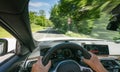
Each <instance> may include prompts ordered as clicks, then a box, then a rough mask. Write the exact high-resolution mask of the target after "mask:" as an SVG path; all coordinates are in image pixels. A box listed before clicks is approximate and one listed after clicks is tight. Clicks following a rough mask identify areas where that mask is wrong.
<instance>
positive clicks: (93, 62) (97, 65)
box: [83, 53, 108, 72]
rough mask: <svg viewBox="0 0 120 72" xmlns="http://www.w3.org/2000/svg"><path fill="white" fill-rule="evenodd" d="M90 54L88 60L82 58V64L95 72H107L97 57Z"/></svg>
mask: <svg viewBox="0 0 120 72" xmlns="http://www.w3.org/2000/svg"><path fill="white" fill-rule="evenodd" d="M90 54H91V58H90V59H85V58H83V62H85V63H86V64H87V65H89V66H90V67H91V68H92V69H93V70H94V71H95V72H108V71H107V70H106V69H105V68H104V66H103V65H102V64H101V62H100V60H99V59H98V57H97V56H96V55H95V54H93V53H90Z"/></svg>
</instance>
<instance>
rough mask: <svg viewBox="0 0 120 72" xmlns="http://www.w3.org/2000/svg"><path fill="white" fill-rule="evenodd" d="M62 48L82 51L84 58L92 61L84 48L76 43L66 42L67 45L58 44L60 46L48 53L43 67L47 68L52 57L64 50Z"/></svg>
mask: <svg viewBox="0 0 120 72" xmlns="http://www.w3.org/2000/svg"><path fill="white" fill-rule="evenodd" d="M62 48H74V49H78V50H80V51H81V52H82V55H83V57H84V58H86V59H90V58H91V55H90V54H89V53H88V51H87V50H86V49H85V48H83V47H82V46H80V45H78V44H76V43H72V42H65V43H61V44H58V45H56V46H54V47H52V48H51V49H49V50H48V51H47V53H46V54H45V55H44V56H43V58H42V63H43V65H44V66H46V65H47V64H48V62H49V60H50V56H51V55H52V53H53V52H55V51H56V50H58V49H62Z"/></svg>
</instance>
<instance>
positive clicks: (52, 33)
mask: <svg viewBox="0 0 120 72" xmlns="http://www.w3.org/2000/svg"><path fill="white" fill-rule="evenodd" d="M55 37H66V36H65V35H64V34H61V33H59V32H57V31H56V30H54V29H52V28H48V29H46V30H42V31H37V32H36V33H33V38H34V39H35V40H40V39H43V38H55Z"/></svg>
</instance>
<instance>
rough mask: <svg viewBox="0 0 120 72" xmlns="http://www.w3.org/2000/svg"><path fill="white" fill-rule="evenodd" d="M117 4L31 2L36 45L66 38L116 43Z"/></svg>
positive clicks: (82, 0) (77, 0)
mask: <svg viewBox="0 0 120 72" xmlns="http://www.w3.org/2000/svg"><path fill="white" fill-rule="evenodd" d="M119 3H120V1H119V0H116V1H113V0H102V1H101V0H97V1H95V0H31V1H30V3H29V15H30V23H31V28H32V32H33V37H34V39H35V40H37V41H40V40H41V39H50V38H66V37H77V38H96V39H104V40H111V41H113V40H118V39H119V37H120V34H119V26H118V25H119V23H118V22H117V23H116V22H115V21H116V17H114V16H116V15H119V14H118V13H117V10H113V9H114V8H115V7H116V6H118V5H119ZM114 11H115V13H113V12H114ZM112 17H113V18H112ZM111 18H112V19H111ZM107 29H112V31H109V30H107ZM113 30H115V31H113Z"/></svg>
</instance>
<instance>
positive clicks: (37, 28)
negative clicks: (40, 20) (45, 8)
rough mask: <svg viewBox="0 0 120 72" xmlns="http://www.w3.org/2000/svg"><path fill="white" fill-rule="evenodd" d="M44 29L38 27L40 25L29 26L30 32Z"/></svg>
mask: <svg viewBox="0 0 120 72" xmlns="http://www.w3.org/2000/svg"><path fill="white" fill-rule="evenodd" d="M45 28H46V27H42V26H40V25H35V24H31V29H32V32H36V31H40V30H43V29H45Z"/></svg>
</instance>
